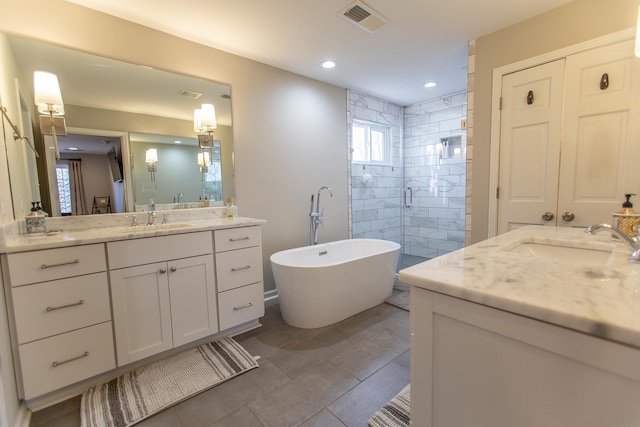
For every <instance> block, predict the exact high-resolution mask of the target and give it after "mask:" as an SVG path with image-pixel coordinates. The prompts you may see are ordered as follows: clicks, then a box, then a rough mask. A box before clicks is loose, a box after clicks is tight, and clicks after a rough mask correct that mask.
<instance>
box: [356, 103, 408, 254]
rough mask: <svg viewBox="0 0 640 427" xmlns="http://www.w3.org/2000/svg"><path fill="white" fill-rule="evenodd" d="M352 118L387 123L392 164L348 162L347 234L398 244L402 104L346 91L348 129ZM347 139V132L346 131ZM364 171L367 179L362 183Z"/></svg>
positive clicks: (400, 241) (399, 229)
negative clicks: (369, 178) (349, 185)
mask: <svg viewBox="0 0 640 427" xmlns="http://www.w3.org/2000/svg"><path fill="white" fill-rule="evenodd" d="M354 119H358V120H366V121H369V122H374V123H380V124H385V125H388V126H390V128H391V135H392V145H393V153H392V155H393V165H392V166H370V165H367V166H363V165H361V164H351V162H349V163H350V165H351V189H350V191H351V209H350V213H351V221H350V224H351V235H352V236H353V237H354V238H376V239H384V240H391V241H394V242H397V243H400V244H402V223H401V221H402V206H401V203H402V159H401V157H400V156H401V144H402V123H403V107H401V106H399V105H395V104H392V103H390V102H388V101H383V100H380V99H377V98H374V97H371V96H366V95H362V94H358V93H355V92H352V91H349V126H348V129H349V132H350V131H351V122H352V120H354ZM349 141H351V134H349ZM365 173H368V174H370V175H371V176H372V178H373V179H372V180H371V182H369V183H368V184H365V183H363V181H362V176H363V175H364V174H365Z"/></svg>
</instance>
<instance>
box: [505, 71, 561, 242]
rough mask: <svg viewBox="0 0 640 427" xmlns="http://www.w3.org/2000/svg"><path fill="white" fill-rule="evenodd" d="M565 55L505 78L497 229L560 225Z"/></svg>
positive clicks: (507, 229)
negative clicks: (559, 203) (558, 219)
mask: <svg viewBox="0 0 640 427" xmlns="http://www.w3.org/2000/svg"><path fill="white" fill-rule="evenodd" d="M563 78H564V60H558V61H554V62H551V63H548V64H543V65H539V66H537V67H533V68H529V69H526V70H523V71H519V72H517V73H513V74H509V75H506V76H504V77H503V79H502V120H501V130H500V132H501V135H500V138H501V139H500V172H499V181H498V191H499V195H498V234H500V233H504V232H506V231H509V230H513V229H515V228H518V227H522V226H524V225H529V224H537V225H541V224H549V225H554V226H555V225H556V219H555V216H556V204H557V195H558V193H557V192H558V169H559V165H560V141H561V134H562V90H563V89H562V86H563Z"/></svg>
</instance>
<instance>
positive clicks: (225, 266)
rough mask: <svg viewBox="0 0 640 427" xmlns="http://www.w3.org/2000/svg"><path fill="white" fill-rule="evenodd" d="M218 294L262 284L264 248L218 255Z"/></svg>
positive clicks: (258, 247) (239, 250)
mask: <svg viewBox="0 0 640 427" xmlns="http://www.w3.org/2000/svg"><path fill="white" fill-rule="evenodd" d="M216 278H217V279H218V280H217V282H218V292H222V291H227V290H229V289H233V288H237V287H239V286H244V285H248V284H250V283H256V282H262V248H261V247H260V246H256V247H253V248H247V249H238V250H237V251H229V252H222V253H218V254H216Z"/></svg>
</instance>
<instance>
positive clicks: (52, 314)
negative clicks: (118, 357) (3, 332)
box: [3, 244, 115, 400]
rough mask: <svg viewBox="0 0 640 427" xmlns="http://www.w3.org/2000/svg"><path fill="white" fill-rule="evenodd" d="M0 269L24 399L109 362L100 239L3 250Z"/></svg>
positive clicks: (105, 368) (110, 366)
mask: <svg viewBox="0 0 640 427" xmlns="http://www.w3.org/2000/svg"><path fill="white" fill-rule="evenodd" d="M3 269H4V270H5V280H6V283H9V284H10V287H7V288H5V292H6V295H7V300H8V301H10V302H11V303H10V304H8V307H9V311H10V313H11V314H12V316H10V322H11V323H12V326H13V328H12V329H13V331H14V333H13V336H12V339H13V342H14V350H16V349H17V356H18V357H16V358H15V364H16V374H17V376H18V378H19V379H21V381H20V380H19V381H17V382H18V387H19V388H20V393H21V395H22V396H23V397H24V398H25V399H27V400H28V399H31V398H33V397H37V396H40V395H43V394H45V393H48V392H51V391H53V390H56V389H59V388H62V387H65V386H67V385H69V384H73V383H75V382H77V381H81V380H83V379H86V378H89V377H92V376H95V375H98V374H100V373H103V372H106V371H109V370H111V369H113V368H115V357H114V346H113V334H112V327H111V310H110V304H109V285H108V282H107V273H106V262H105V253H104V245H103V244H93V245H83V246H75V247H71V248H57V249H47V250H39V251H30V252H21V253H11V254H6V255H3ZM15 353H16V351H14V354H15Z"/></svg>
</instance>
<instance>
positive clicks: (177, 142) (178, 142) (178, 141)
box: [173, 139, 182, 144]
mask: <svg viewBox="0 0 640 427" xmlns="http://www.w3.org/2000/svg"><path fill="white" fill-rule="evenodd" d="M173 143H174V144H182V141H180V140H177V139H176V140H175V141H173Z"/></svg>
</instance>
